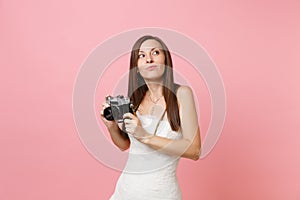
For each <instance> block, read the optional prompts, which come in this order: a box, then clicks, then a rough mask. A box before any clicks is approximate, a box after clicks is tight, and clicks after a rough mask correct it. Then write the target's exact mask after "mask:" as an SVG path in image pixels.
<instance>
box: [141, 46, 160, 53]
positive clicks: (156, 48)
mask: <svg viewBox="0 0 300 200" xmlns="http://www.w3.org/2000/svg"><path fill="white" fill-rule="evenodd" d="M153 49H159V48H158V47H154V48H152V49H151V50H150V51H152V50H153ZM139 52H144V51H142V50H139ZM144 53H145V52H144Z"/></svg>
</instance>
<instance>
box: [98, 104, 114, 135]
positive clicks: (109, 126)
mask: <svg viewBox="0 0 300 200" xmlns="http://www.w3.org/2000/svg"><path fill="white" fill-rule="evenodd" d="M107 107H109V104H107V103H106V102H104V103H103V104H102V110H101V112H100V116H101V119H102V121H103V123H104V124H105V126H106V127H107V128H108V129H112V128H115V127H117V126H118V124H117V123H116V121H115V120H112V121H109V120H107V119H105V117H104V116H103V112H104V110H105V108H107Z"/></svg>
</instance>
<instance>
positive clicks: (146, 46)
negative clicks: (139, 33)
mask: <svg viewBox="0 0 300 200" xmlns="http://www.w3.org/2000/svg"><path fill="white" fill-rule="evenodd" d="M153 48H159V49H162V46H161V44H160V43H159V42H158V41H156V40H153V39H149V40H145V41H144V42H143V43H142V44H141V47H140V50H141V51H150V50H151V49H153Z"/></svg>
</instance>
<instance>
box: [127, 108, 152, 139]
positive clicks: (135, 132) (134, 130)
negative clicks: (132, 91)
mask: <svg viewBox="0 0 300 200" xmlns="http://www.w3.org/2000/svg"><path fill="white" fill-rule="evenodd" d="M123 119H124V125H125V131H126V132H127V133H128V134H131V135H132V136H134V137H135V138H136V139H138V140H140V139H143V138H145V137H147V136H149V133H147V132H146V131H145V129H144V128H143V127H142V126H141V122H140V120H139V118H137V117H136V116H135V115H133V114H131V113H125V114H124V115H123Z"/></svg>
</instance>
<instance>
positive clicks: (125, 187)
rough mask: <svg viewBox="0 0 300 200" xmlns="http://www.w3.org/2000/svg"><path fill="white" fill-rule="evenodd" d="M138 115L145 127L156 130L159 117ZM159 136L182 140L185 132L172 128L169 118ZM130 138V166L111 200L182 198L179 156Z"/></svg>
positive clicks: (125, 170) (161, 124) (159, 129)
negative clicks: (165, 152)
mask: <svg viewBox="0 0 300 200" xmlns="http://www.w3.org/2000/svg"><path fill="white" fill-rule="evenodd" d="M137 116H138V118H139V119H140V121H141V124H142V126H143V128H144V129H145V130H146V131H148V132H149V133H153V132H154V129H155V127H156V124H157V123H158V118H156V117H154V116H151V115H140V114H139V113H138V112H137ZM156 135H158V136H162V137H167V138H170V139H180V138H181V137H182V134H181V133H180V132H175V131H173V130H172V129H171V127H170V124H169V122H168V120H162V121H161V122H160V124H159V126H158V129H157V132H156ZM129 138H130V142H131V144H130V150H129V156H128V161H127V163H126V166H125V168H124V170H123V172H122V174H121V176H120V177H119V180H118V182H117V185H116V188H115V192H114V194H113V195H112V196H111V198H110V200H167V199H170V200H171V199H172V200H181V191H180V188H179V185H178V182H177V177H176V169H177V164H178V161H179V157H178V156H170V155H167V154H164V153H161V152H159V151H157V150H154V149H152V148H150V147H148V146H147V145H145V144H143V143H141V142H139V141H138V140H136V139H135V138H134V137H133V136H131V135H129Z"/></svg>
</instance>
